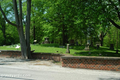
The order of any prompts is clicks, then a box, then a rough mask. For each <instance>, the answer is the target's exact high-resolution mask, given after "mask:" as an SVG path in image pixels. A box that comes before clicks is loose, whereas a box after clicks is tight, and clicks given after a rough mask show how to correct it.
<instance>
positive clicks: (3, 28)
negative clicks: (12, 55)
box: [1, 18, 6, 45]
mask: <svg viewBox="0 0 120 80" xmlns="http://www.w3.org/2000/svg"><path fill="white" fill-rule="evenodd" d="M1 22H2V23H1V26H2V32H3V37H4V42H3V44H4V45H6V26H5V25H6V23H5V19H4V18H2V21H1Z"/></svg>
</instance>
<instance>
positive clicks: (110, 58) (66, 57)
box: [62, 56, 120, 60]
mask: <svg viewBox="0 0 120 80" xmlns="http://www.w3.org/2000/svg"><path fill="white" fill-rule="evenodd" d="M62 59H105V60H106V59H109V60H120V57H96V56H63V57H62Z"/></svg>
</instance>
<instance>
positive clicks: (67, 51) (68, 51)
mask: <svg viewBox="0 0 120 80" xmlns="http://www.w3.org/2000/svg"><path fill="white" fill-rule="evenodd" d="M66 53H70V50H69V44H67V50H66Z"/></svg>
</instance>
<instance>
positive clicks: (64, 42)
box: [62, 25, 68, 45]
mask: <svg viewBox="0 0 120 80" xmlns="http://www.w3.org/2000/svg"><path fill="white" fill-rule="evenodd" d="M62 28H63V29H62V41H63V42H62V44H63V45H65V44H66V43H68V36H67V34H66V33H67V30H66V28H65V26H64V25H63V26H62Z"/></svg>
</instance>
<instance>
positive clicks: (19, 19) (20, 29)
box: [13, 0, 27, 59]
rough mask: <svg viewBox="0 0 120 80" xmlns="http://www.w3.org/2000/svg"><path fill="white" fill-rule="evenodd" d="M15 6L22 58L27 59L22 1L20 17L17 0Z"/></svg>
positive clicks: (14, 0)
mask: <svg viewBox="0 0 120 80" xmlns="http://www.w3.org/2000/svg"><path fill="white" fill-rule="evenodd" d="M13 5H14V13H15V20H16V24H17V30H18V34H19V39H20V44H21V53H22V57H23V58H25V59H27V50H26V49H27V48H26V47H27V46H26V41H25V37H24V32H23V26H22V5H21V0H19V7H20V9H19V10H20V16H19V15H18V9H17V2H16V0H13Z"/></svg>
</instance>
